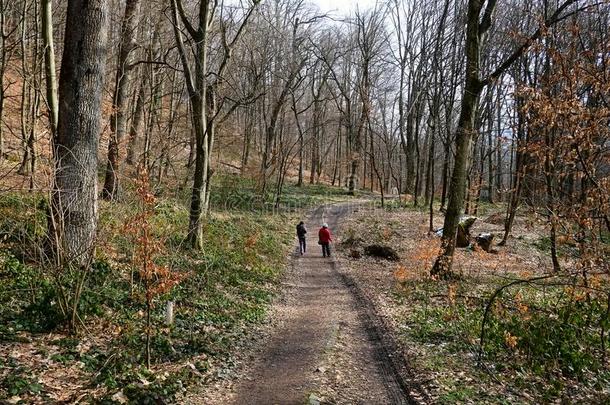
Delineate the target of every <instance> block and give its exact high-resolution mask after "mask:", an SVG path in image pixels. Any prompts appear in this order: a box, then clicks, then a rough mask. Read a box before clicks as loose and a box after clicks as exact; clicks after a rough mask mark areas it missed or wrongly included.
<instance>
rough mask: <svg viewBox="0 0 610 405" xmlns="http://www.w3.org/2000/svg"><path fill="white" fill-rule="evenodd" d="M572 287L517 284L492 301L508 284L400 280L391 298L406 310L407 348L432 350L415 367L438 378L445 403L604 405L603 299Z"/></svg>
mask: <svg viewBox="0 0 610 405" xmlns="http://www.w3.org/2000/svg"><path fill="white" fill-rule="evenodd" d="M572 282H573V281H572V280H570V279H568V278H560V277H558V278H552V279H550V280H549V281H547V282H540V283H531V284H528V283H525V284H520V285H516V286H514V287H509V288H506V289H505V290H503V292H502V293H500V294H499V295H498V296H497V297H496V298H495V299H494V300H493V302H491V301H490V299H491V297H492V295H493V293H494V292H495V291H496V289H498V288H500V287H502V286H503V285H505V283H506V281H503V280H500V279H498V278H488V277H477V278H474V277H464V278H462V279H460V280H456V281H453V282H440V281H434V280H418V281H414V280H410V281H405V282H403V283H402V284H401V288H400V289H399V290H398V291H397V292H396V295H395V299H396V300H397V302H399V303H401V304H402V305H407V306H408V307H409V308H410V310H409V311H407V313H406V315H405V316H404V318H403V319H402V320H401V323H402V324H403V325H404V327H403V328H402V329H401V334H402V337H403V339H404V340H405V342H410V343H409V344H411V345H412V344H417V345H419V346H420V347H426V348H432V347H433V348H434V350H425V355H422V356H419V358H418V359H417V360H416V361H418V362H419V363H420V366H421V367H423V368H425V369H427V370H429V371H431V372H433V373H439V374H440V375H441V384H442V390H441V391H442V392H443V394H442V395H441V400H442V402H444V403H455V402H469V401H483V398H486V400H485V401H483V402H490V403H502V398H503V396H504V395H505V394H506V391H507V390H508V392H509V393H510V395H511V398H512V399H510V400H509V401H508V402H509V403H514V402H520V401H526V402H527V401H528V400H532V399H533V398H535V399H536V401H542V402H552V401H557V400H562V401H569V402H572V401H585V402H586V401H590V400H594V401H607V400H609V399H610V397H608V392H607V390H606V389H607V387H608V384H610V369H609V368H608V364H607V356H608V354H609V353H607V351H608V345H609V343H610V341H609V339H608V329H609V328H610V318H609V317H608V306H607V301H606V300H607V298H606V296H605V295H600V296H598V295H596V294H589V295H587V294H586V290H585V289H581V288H578V287H576V288H573V287H571V286H570V285H571V283H572ZM490 302H491V303H490ZM487 306H489V310H488V317H487V319H486V321H485V327H484V328H483V334H484V335H483V345H482V346H481V345H480V343H481V333H482V332H481V331H482V323H483V319H484V314H485V310H486V308H487ZM481 349H482V350H481ZM500 386H504V387H507V388H506V389H500V388H499V387H500ZM491 387H494V388H493V389H491Z"/></svg>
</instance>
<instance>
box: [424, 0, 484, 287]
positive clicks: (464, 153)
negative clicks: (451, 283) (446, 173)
mask: <svg viewBox="0 0 610 405" xmlns="http://www.w3.org/2000/svg"><path fill="white" fill-rule="evenodd" d="M493 3H495V2H494V1H493V0H491V1H490V3H489V4H488V10H486V13H485V14H486V16H487V15H488V16H489V18H491V12H492V11H493ZM490 4H492V6H491V7H492V9H489V7H490ZM481 8H482V2H481V0H469V1H468V15H467V28H466V44H465V48H466V82H465V85H464V90H463V93H462V102H461V111H460V118H459V120H458V127H457V131H456V137H455V138H456V155H455V162H454V165H453V172H452V175H451V183H450V188H449V203H448V205H447V213H446V215H445V222H444V227H443V237H442V241H441V249H442V252H441V254H440V255H439V257H438V258H437V259H436V262H435V263H434V266H433V267H432V270H431V274H433V275H438V276H440V277H441V278H448V277H450V276H451V266H452V264H453V253H454V251H455V238H456V235H457V227H458V224H459V221H460V214H461V211H462V205H463V203H464V191H465V188H466V175H467V170H468V160H469V157H470V150H471V144H472V139H473V136H474V131H475V128H474V119H475V114H476V110H477V105H478V102H479V97H480V94H481V91H482V89H483V86H482V85H481V81H480V79H479V66H480V60H479V59H480V42H481V37H482V35H483V33H484V30H483V29H482V27H481V24H480V23H479V15H480V13H481ZM487 11H489V14H488V13H487Z"/></svg>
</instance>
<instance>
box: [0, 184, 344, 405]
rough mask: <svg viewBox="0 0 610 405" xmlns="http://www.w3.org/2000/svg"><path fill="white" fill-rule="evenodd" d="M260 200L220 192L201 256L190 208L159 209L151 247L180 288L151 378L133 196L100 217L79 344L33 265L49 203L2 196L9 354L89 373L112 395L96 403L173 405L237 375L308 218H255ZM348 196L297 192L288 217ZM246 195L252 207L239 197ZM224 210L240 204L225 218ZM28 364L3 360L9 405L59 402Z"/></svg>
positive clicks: (161, 307) (0, 265) (90, 385)
mask: <svg viewBox="0 0 610 405" xmlns="http://www.w3.org/2000/svg"><path fill="white" fill-rule="evenodd" d="M254 193H255V188H254V184H253V183H251V182H249V181H248V180H242V179H236V178H230V177H225V178H224V179H219V180H217V184H216V188H215V189H214V192H213V194H212V206H214V207H215V208H214V209H213V212H212V214H211V215H210V217H209V218H208V219H207V220H206V222H205V225H204V234H205V236H204V242H203V245H204V246H203V249H202V251H195V250H191V249H188V248H186V246H185V243H184V236H185V230H186V228H187V224H188V210H187V208H186V207H187V204H186V203H185V202H184V200H176V199H174V198H163V197H162V196H161V197H160V198H158V201H157V204H156V206H155V212H154V215H153V217H152V219H151V224H152V225H153V226H152V229H153V234H154V236H153V238H154V239H155V240H156V241H157V243H159V244H160V245H161V246H162V248H161V250H160V252H159V254H157V255H156V257H155V258H154V260H155V262H157V263H158V264H162V265H166V266H168V268H169V269H170V270H171V271H172V272H177V273H180V274H181V275H182V281H181V282H180V284H179V285H178V286H176V287H175V288H173V289H172V290H171V291H170V292H167V293H163V294H162V295H160V296H159V297H158V298H157V299H156V300H155V307H154V308H153V312H152V320H153V325H154V331H153V333H152V344H151V347H152V360H153V361H152V363H153V366H152V369H151V370H147V369H146V368H145V367H143V364H144V363H145V362H144V358H145V353H144V347H145V344H144V338H145V334H144V328H145V319H144V317H145V316H144V314H145V300H144V297H143V294H144V293H143V290H142V288H141V280H139V274H138V272H137V268H135V267H134V264H133V263H132V255H133V251H134V246H133V241H132V240H131V239H130V238H129V237H128V236H127V232H126V231H125V224H126V223H127V222H128V221H129V219H130V218H132V217H133V216H134V215H135V214H136V213H137V210H136V208H135V206H136V205H135V204H133V201H131V202H130V200H129V198H128V197H129V196H127V198H124V199H123V200H122V201H121V202H114V203H108V202H103V203H101V205H100V225H99V243H98V248H97V249H96V254H95V261H94V263H93V266H92V268H91V271H90V274H89V275H88V278H87V281H86V284H85V287H84V291H83V295H82V299H81V301H80V306H79V316H80V319H81V320H82V326H81V332H80V333H79V334H78V335H77V336H73V337H71V336H68V335H65V334H64V333H63V326H62V325H63V319H62V317H61V314H60V311H59V309H58V308H57V302H56V300H55V294H56V293H57V285H56V284H55V283H54V278H53V277H52V275H51V272H50V270H49V269H47V268H45V267H44V266H40V265H39V264H38V263H39V262H37V260H36V255H32V254H28V253H27V252H32V251H35V250H36V249H35V248H36V247H37V246H40V245H42V243H43V241H44V235H45V232H44V231H45V212H44V209H43V207H44V206H45V202H44V198H43V196H35V195H23V194H20V193H14V194H10V195H2V196H0V213H1V214H2V215H1V216H0V348H3V349H2V350H3V353H8V352H10V350H11V348H16V350H19V347H20V345H24V344H26V345H29V344H33V345H34V346H35V347H36V348H37V350H38V352H39V354H40V356H42V357H43V358H46V360H45V361H46V362H48V363H49V364H55V365H58V364H61V365H63V366H65V367H66V368H67V369H68V368H70V367H78V368H79V370H81V372H82V373H84V376H81V378H82V379H83V383H84V386H85V389H90V390H91V391H92V392H93V391H99V392H103V393H104V394H103V395H102V397H96V398H97V399H96V401H102V402H103V401H104V399H103V398H106V400H109V401H110V399H111V398H112V396H113V395H119V394H120V396H125V398H127V399H128V400H129V401H131V402H133V403H164V401H170V402H171V401H172V400H175V398H176V396H177V395H179V394H180V393H181V392H182V391H184V389H185V387H186V386H187V385H188V384H191V383H194V382H201V381H202V379H203V380H205V379H207V378H210V376H213V375H218V374H221V375H222V374H223V373H231V369H232V362H233V356H234V354H235V353H236V351H239V350H240V348H241V345H243V344H244V342H245V341H246V340H247V339H249V338H250V337H251V335H250V334H251V333H252V331H253V328H255V326H256V325H257V324H260V323H261V322H263V321H264V320H265V317H266V314H267V311H268V309H269V306H270V303H271V302H272V299H273V296H274V294H275V293H276V292H277V290H278V285H279V280H280V278H281V276H282V274H283V269H284V268H285V265H286V261H287V258H288V254H289V252H290V251H291V249H292V246H293V240H294V236H293V232H294V229H293V228H294V223H295V221H296V220H297V219H298V215H299V214H296V213H294V212H292V211H293V209H290V210H288V209H286V210H284V211H282V212H278V211H273V210H270V211H266V210H265V209H263V208H264V207H262V206H261V207H258V208H259V209H256V207H255V206H253V205H252V204H251V202H252V200H251V199H249V198H250V197H252V198H254V196H255V194H254ZM342 193H343V192H342V191H341V190H336V189H333V188H330V187H325V186H307V187H306V188H305V189H301V188H296V187H288V188H287V189H286V197H285V198H286V204H287V205H291V204H292V203H290V201H292V202H296V203H295V205H294V207H295V208H294V210H296V207H297V206H299V207H303V208H305V207H309V206H313V205H316V204H319V203H323V202H330V201H336V200H340V199H341V198H344V197H343V194H342ZM240 195H241V196H244V197H243V198H242V197H236V196H240ZM232 199H234V200H232ZM223 201H225V202H226V201H233V202H231V205H230V206H227V205H225V206H224V207H223V206H222V204H221V205H220V206H217V204H218V203H219V202H223ZM300 212H302V210H301V211H299V213H300ZM169 300H171V301H173V302H175V307H174V308H175V309H174V311H175V321H174V323H173V325H165V322H164V316H165V304H166V303H167V302H168V301H169ZM49 333H51V334H49ZM50 336H54V337H53V338H50ZM57 336H64V337H63V338H61V337H60V338H57ZM28 360H29V359H28V356H18V357H14V356H8V357H6V358H3V359H2V360H0V362H1V363H0V370H3V371H0V400H5V399H7V398H10V397H12V396H14V395H18V396H21V398H23V399H24V400H25V401H26V402H27V401H28V400H32V398H38V399H39V400H49V399H50V397H48V396H47V395H48V390H47V389H46V388H45V387H39V385H40V384H39V377H40V376H41V375H42V373H43V372H44V370H43V369H41V368H40V367H39V365H38V364H36V362H32V361H28ZM47 378H48V375H47V377H46V378H45V379H47ZM50 378H52V377H50ZM58 378H61V377H58ZM47 380H48V379H47ZM100 390H101V391H100ZM91 399H92V400H93V397H91ZM115 399H116V397H115Z"/></svg>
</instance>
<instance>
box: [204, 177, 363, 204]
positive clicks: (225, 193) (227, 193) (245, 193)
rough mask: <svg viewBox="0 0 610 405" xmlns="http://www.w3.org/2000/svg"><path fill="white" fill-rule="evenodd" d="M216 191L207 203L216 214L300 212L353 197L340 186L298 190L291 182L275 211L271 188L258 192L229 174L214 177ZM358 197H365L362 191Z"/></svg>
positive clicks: (255, 186)
mask: <svg viewBox="0 0 610 405" xmlns="http://www.w3.org/2000/svg"><path fill="white" fill-rule="evenodd" d="M213 190H215V191H216V193H214V194H213V195H212V196H211V201H210V204H211V206H212V207H213V208H214V209H215V210H217V211H249V212H265V213H273V212H300V211H302V210H304V209H309V208H313V207H315V206H318V205H321V204H329V203H336V202H340V201H346V200H350V199H351V198H353V197H352V196H350V195H348V193H347V191H346V190H345V189H343V188H340V187H333V186H329V185H326V184H309V183H304V184H303V185H302V186H300V187H298V186H296V185H295V184H294V183H289V184H286V185H285V186H284V187H283V190H282V195H281V198H280V204H279V208H276V201H275V194H274V192H275V189H274V187H273V186H269V187H268V190H267V191H266V192H265V193H261V191H260V187H259V185H258V184H257V183H256V181H255V180H252V179H249V178H245V177H240V176H236V175H231V174H221V175H217V176H214V188H213ZM358 195H368V193H366V192H364V191H362V192H359V194H358Z"/></svg>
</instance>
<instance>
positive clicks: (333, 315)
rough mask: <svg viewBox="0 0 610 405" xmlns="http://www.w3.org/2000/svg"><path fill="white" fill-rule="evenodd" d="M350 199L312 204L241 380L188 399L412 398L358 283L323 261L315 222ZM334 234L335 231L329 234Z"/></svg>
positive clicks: (346, 208) (334, 220)
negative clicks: (300, 244)
mask: <svg viewBox="0 0 610 405" xmlns="http://www.w3.org/2000/svg"><path fill="white" fill-rule="evenodd" d="M353 207H355V206H354V205H353V204H337V205H330V206H323V207H320V208H318V209H317V210H316V211H315V212H314V213H313V214H312V215H311V217H310V218H309V220H308V221H307V223H306V225H308V234H307V235H308V238H307V245H308V251H307V253H306V254H305V255H304V256H300V255H297V254H296V253H295V258H294V260H293V268H292V270H291V271H289V273H288V276H287V278H286V280H285V286H286V288H287V291H286V293H285V298H284V299H283V300H281V301H279V302H278V303H276V305H275V308H274V310H273V311H272V313H273V317H274V318H275V319H274V320H273V325H274V327H273V329H271V330H270V331H269V334H268V336H267V337H265V338H263V339H262V341H261V344H260V347H259V348H258V350H257V351H256V353H255V354H254V355H253V356H252V361H251V362H250V364H247V366H246V368H245V369H244V370H243V372H242V375H241V377H240V378H239V379H238V380H237V381H236V382H235V383H234V384H231V386H220V387H217V388H218V389H217V390H216V391H218V392H215V393H213V394H212V395H207V396H206V399H205V400H204V399H201V401H192V402H191V403H223V404H306V403H309V404H403V403H405V404H406V403H416V402H417V401H414V399H413V397H412V395H411V394H409V389H408V388H406V387H405V384H404V383H403V382H402V379H401V377H400V373H399V372H397V371H396V368H395V367H394V366H393V363H394V361H393V359H392V358H391V357H392V353H393V351H392V350H389V349H388V347H386V346H387V344H386V342H385V341H384V339H382V337H381V336H380V335H381V334H383V332H380V330H379V329H378V328H377V322H376V320H375V319H374V318H375V316H374V313H373V312H372V311H371V310H370V309H369V308H366V306H367V305H368V302H367V301H366V299H364V298H363V297H362V296H361V295H360V294H359V292H358V288H357V286H355V285H354V284H353V282H352V281H351V280H350V279H349V278H346V276H345V275H343V274H341V273H340V271H338V269H337V266H336V263H335V261H334V259H333V258H330V259H325V258H322V254H321V249H320V246H318V244H317V230H318V227H319V224H321V223H322V222H327V223H328V224H329V227H330V229H331V230H333V229H335V228H336V225H337V224H338V222H339V220H340V219H341V217H343V216H344V215H348V214H349V213H350V210H351V209H352V208H353ZM335 236H336V235H335Z"/></svg>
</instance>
